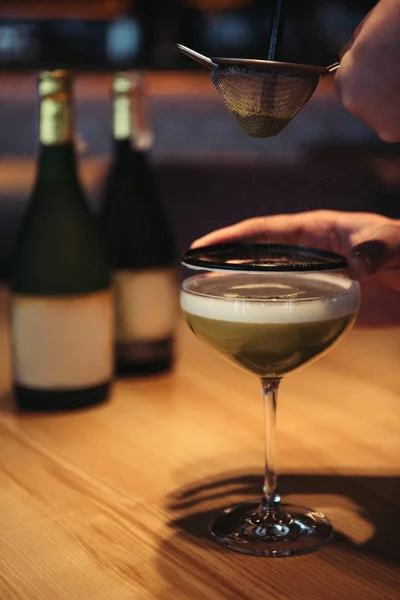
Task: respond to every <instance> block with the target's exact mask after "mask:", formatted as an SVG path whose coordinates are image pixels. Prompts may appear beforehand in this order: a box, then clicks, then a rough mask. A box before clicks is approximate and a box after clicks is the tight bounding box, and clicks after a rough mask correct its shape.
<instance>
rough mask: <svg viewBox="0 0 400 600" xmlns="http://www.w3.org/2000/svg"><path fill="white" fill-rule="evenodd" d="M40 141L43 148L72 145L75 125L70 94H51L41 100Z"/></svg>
mask: <svg viewBox="0 0 400 600" xmlns="http://www.w3.org/2000/svg"><path fill="white" fill-rule="evenodd" d="M39 123H40V124H39V140H40V143H41V145H42V146H60V145H64V144H72V142H73V137H74V123H73V114H72V102H71V97H70V95H69V94H66V93H58V94H51V95H49V96H45V97H43V98H41V101H40V121H39Z"/></svg>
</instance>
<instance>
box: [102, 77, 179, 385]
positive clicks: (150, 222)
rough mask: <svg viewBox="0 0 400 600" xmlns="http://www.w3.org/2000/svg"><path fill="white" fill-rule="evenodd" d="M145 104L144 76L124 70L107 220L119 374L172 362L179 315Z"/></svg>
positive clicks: (117, 91) (116, 96) (117, 87)
mask: <svg viewBox="0 0 400 600" xmlns="http://www.w3.org/2000/svg"><path fill="white" fill-rule="evenodd" d="M146 108H147V107H146V96H145V80H144V75H143V74H142V73H131V74H129V75H128V74H126V73H118V74H117V75H116V76H115V78H114V82H113V138H114V153H113V159H112V165H111V169H110V173H109V176H108V179H107V182H106V186H105V193H104V199H103V204H102V207H101V214H100V218H101V224H102V231H103V239H104V242H105V246H106V249H107V252H108V257H109V261H110V263H111V265H112V269H113V283H114V303H115V335H116V339H115V358H116V373H117V375H120V376H123V375H131V374H145V373H156V372H161V371H165V370H168V369H169V368H170V367H171V365H172V362H173V350H174V348H173V346H174V328H175V324H176V317H177V314H178V285H177V273H176V267H175V256H174V255H175V252H174V244H173V239H172V233H171V231H170V228H169V226H168V223H167V219H166V215H165V213H164V209H163V206H162V202H161V199H160V197H159V194H158V190H157V186H156V183H155V178H154V173H153V170H152V167H151V162H150V158H149V155H148V151H149V149H150V146H151V142H152V135H151V133H150V131H149V128H148V126H147V119H146Z"/></svg>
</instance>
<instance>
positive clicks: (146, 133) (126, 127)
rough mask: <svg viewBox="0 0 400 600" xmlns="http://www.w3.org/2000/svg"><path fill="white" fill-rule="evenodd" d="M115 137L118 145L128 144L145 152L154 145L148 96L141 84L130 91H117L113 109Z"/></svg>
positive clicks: (124, 146) (122, 146)
mask: <svg viewBox="0 0 400 600" xmlns="http://www.w3.org/2000/svg"><path fill="white" fill-rule="evenodd" d="M113 137H114V140H115V142H116V143H117V147H121V148H123V149H124V148H126V147H127V146H128V145H129V146H130V147H131V148H133V149H134V150H137V151H139V152H145V151H147V150H149V149H150V147H151V145H152V141H153V140H152V134H151V131H150V129H149V127H148V122H147V110H146V98H145V92H144V89H143V88H142V86H141V85H140V84H139V85H137V86H135V88H134V89H133V90H132V91H130V92H125V93H115V95H114V110H113Z"/></svg>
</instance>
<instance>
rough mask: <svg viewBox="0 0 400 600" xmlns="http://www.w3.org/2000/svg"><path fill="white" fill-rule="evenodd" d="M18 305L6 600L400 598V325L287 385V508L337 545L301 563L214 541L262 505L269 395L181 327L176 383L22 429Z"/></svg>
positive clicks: (128, 388) (8, 402)
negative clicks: (321, 521) (221, 527)
mask: <svg viewBox="0 0 400 600" xmlns="http://www.w3.org/2000/svg"><path fill="white" fill-rule="evenodd" d="M1 298H2V307H1V315H2V320H1V338H0V350H1V358H2V360H1V369H0V383H1V411H0V531H1V538H0V539H1V541H0V599H1V600H110V599H113V600H128V599H129V600H132V599H137V600H170V599H190V600H197V599H198V600H203V599H208V600H256V599H257V600H258V599H266V600H267V599H268V600H322V599H323V600H361V599H362V600H398V599H400V543H399V541H400V525H399V523H400V518H399V513H400V327H399V326H393V327H385V328H379V327H375V328H355V329H353V331H352V332H351V333H350V334H349V335H348V336H347V338H345V339H344V340H343V341H342V342H341V343H340V344H339V345H338V346H337V347H336V348H335V349H333V350H332V352H331V353H330V354H328V355H327V356H325V357H324V358H322V359H320V360H319V361H318V362H316V363H315V364H313V365H310V366H309V367H308V368H305V369H304V370H300V371H299V372H297V373H294V374H293V375H291V376H288V377H287V379H286V381H284V382H283V384H282V388H281V396H280V406H279V423H278V459H279V471H280V488H281V492H282V494H283V495H284V497H285V498H287V499H290V500H291V501H295V502H298V503H301V504H303V505H308V506H310V507H312V508H315V509H319V510H322V511H323V512H325V513H326V514H327V515H328V516H329V517H330V519H331V520H332V521H333V523H334V525H335V528H336V532H337V535H336V540H335V541H334V543H332V544H331V545H329V546H328V547H326V548H325V549H323V550H320V551H319V552H315V553H314V554H310V555H307V556H303V557H299V558H288V559H276V560H271V559H265V558H252V557H246V556H241V555H237V554H234V553H231V552H229V551H226V550H223V549H221V548H219V547H218V546H217V545H215V544H214V542H213V541H211V540H210V538H209V535H208V524H209V522H210V519H212V517H213V516H214V515H215V514H216V512H218V511H219V510H221V509H222V508H223V507H225V506H227V505H229V504H230V503H232V502H236V501H238V500H242V499H255V498H258V496H259V492H260V487H261V478H262V461H263V421H262V402H261V387H260V385H259V383H258V382H257V381H256V380H255V379H254V378H252V377H251V376H250V375H248V374H246V373H244V372H241V371H240V370H239V369H237V368H235V367H234V366H231V365H230V364H229V363H228V362H227V361H224V360H223V359H222V358H220V357H219V356H217V355H216V354H214V353H213V352H212V351H211V350H209V349H208V348H206V347H205V346H203V345H202V344H200V343H199V342H198V341H197V340H196V339H195V337H194V336H193V335H192V334H191V332H190V331H189V330H188V328H187V327H186V326H185V325H184V324H183V323H181V325H180V327H179V331H178V335H177V362H176V366H175V369H174V371H173V372H172V373H171V374H169V375H164V376H159V377H152V378H147V379H146V378H139V379H135V380H134V379H132V380H127V381H124V382H122V381H118V382H117V383H116V384H115V386H114V391H113V395H112V398H111V401H110V402H109V403H108V404H107V405H104V406H102V407H99V408H96V409H93V410H86V411H81V412H76V413H74V414H61V415H60V414H58V415H40V414H39V415H28V414H25V415H21V414H18V413H17V412H16V411H15V410H14V408H13V404H12V399H11V397H10V393H9V390H10V375H9V372H10V359H9V352H8V331H7V318H6V305H7V294H6V293H5V292H4V291H3V293H2V297H1Z"/></svg>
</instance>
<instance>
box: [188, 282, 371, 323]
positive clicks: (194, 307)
mask: <svg viewBox="0 0 400 600" xmlns="http://www.w3.org/2000/svg"><path fill="white" fill-rule="evenodd" d="M358 290H359V285H358V283H356V282H353V281H351V280H350V279H348V278H345V277H341V276H337V275H336V276H335V275H329V274H325V273H300V274H298V275H293V274H282V273H280V274H279V275H277V274H254V275H253V274H252V275H240V274H213V275H212V276H207V277H193V278H190V279H188V280H187V281H186V282H184V284H183V286H182V292H181V306H182V309H183V310H184V311H185V312H188V313H190V314H193V315H197V316H199V317H205V318H208V319H216V320H218V321H231V322H236V323H310V322H314V321H326V320H329V319H335V318H340V317H343V316H346V315H350V314H352V313H354V312H355V311H356V310H357V309H358V305H359V291H358Z"/></svg>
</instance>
